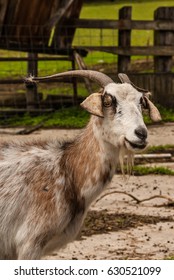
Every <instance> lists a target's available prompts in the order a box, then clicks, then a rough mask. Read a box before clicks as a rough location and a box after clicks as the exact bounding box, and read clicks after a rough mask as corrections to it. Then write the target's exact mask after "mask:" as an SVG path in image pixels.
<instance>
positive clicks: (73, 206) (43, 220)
mask: <svg viewBox="0 0 174 280" xmlns="http://www.w3.org/2000/svg"><path fill="white" fill-rule="evenodd" d="M64 76H71V77H74V76H76V77H85V78H89V79H91V80H93V81H95V82H97V83H98V84H99V85H100V86H101V87H102V91H100V92H98V93H93V94H91V95H90V96H88V97H87V98H86V99H85V100H84V101H83V102H82V104H81V106H82V107H83V108H84V109H86V110H87V111H88V112H90V113H91V118H90V121H89V123H88V125H87V126H86V128H85V129H84V130H83V131H82V132H81V133H80V135H79V136H78V137H77V138H75V139H74V140H72V141H69V142H64V143H59V141H58V140H54V141H53V140H51V139H50V140H48V141H45V140H44V141H41V140H39V141H36V140H32V141H30V140H28V141H22V142H18V141H12V142H7V141H6V142H4V143H1V144H0V213H1V214H0V259H30V260H34V259H40V258H41V257H42V256H43V255H45V254H47V253H48V252H51V251H52V250H54V249H55V248H58V249H59V248H61V247H62V246H64V245H66V244H67V243H68V242H70V241H72V240H74V239H75V237H76V236H77V234H78V233H79V230H80V228H81V226H82V224H83V220H84V218H85V216H86V214H87V210H88V208H89V206H90V204H91V202H92V201H94V200H95V199H96V198H97V196H98V195H99V194H100V193H101V192H102V191H103V190H104V188H105V187H106V186H107V185H108V183H109V182H110V181H111V179H112V177H113V175H114V174H115V170H116V166H117V164H118V163H119V158H121V157H123V151H124V153H127V154H133V153H134V152H135V151H136V150H142V149H144V148H145V147H146V145H147V128H146V126H145V124H144V121H143V117H142V107H145V108H146V109H147V108H148V109H149V113H150V116H151V118H152V120H154V121H159V120H160V113H159V111H158V109H157V108H156V107H155V105H154V104H153V103H152V102H151V101H150V100H149V98H148V93H147V91H146V90H143V89H140V88H136V86H134V85H133V84H132V83H131V81H130V80H129V78H128V77H127V75H125V74H119V78H120V80H121V82H122V83H120V84H119V83H118V84H116V83H115V82H113V80H112V79H110V78H109V77H108V76H107V75H105V74H103V73H100V72H97V71H90V70H74V71H69V72H64V73H60V74H56V75H52V76H48V77H40V78H39V77H37V78H36V77H35V78H34V77H29V78H27V79H26V82H27V83H28V84H32V83H35V82H36V81H39V80H43V79H49V78H57V77H64Z"/></svg>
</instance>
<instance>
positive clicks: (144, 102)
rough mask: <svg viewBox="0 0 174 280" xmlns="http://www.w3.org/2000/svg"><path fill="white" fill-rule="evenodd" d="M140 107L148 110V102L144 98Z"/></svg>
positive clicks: (141, 99)
mask: <svg viewBox="0 0 174 280" xmlns="http://www.w3.org/2000/svg"><path fill="white" fill-rule="evenodd" d="M140 105H141V107H142V108H143V109H146V108H147V104H146V100H145V99H144V98H143V97H141V98H140Z"/></svg>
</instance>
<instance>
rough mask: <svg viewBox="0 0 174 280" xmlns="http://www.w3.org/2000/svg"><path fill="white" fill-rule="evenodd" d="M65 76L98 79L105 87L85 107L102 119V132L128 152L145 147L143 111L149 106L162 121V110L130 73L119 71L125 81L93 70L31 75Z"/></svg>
mask: <svg viewBox="0 0 174 280" xmlns="http://www.w3.org/2000/svg"><path fill="white" fill-rule="evenodd" d="M64 76H70V77H79V76H80V77H84V78H89V79H91V80H93V81H95V82H97V83H98V84H99V85H100V86H101V87H102V90H101V91H100V92H98V93H93V94H91V95H90V96H88V97H87V98H86V99H85V100H84V101H83V102H82V103H81V106H82V107H83V108H84V109H86V110H87V111H88V112H90V113H91V114H93V115H96V116H98V117H99V118H102V121H101V123H102V128H101V129H102V135H103V137H104V139H105V140H106V141H107V142H110V143H111V144H112V145H114V146H118V145H122V146H124V147H126V149H127V150H128V151H133V152H134V151H136V150H137V149H138V150H141V149H144V148H145V147H146V145H147V128H146V126H145V124H144V121H143V116H142V110H143V109H148V110H149V115H150V117H151V119H152V120H153V121H160V120H161V117H160V113H159V111H158V109H157V108H156V107H155V105H154V104H153V103H152V102H151V101H150V100H149V94H150V93H149V92H148V91H147V90H144V89H141V88H138V87H136V86H135V85H133V84H132V82H131V81H130V80H129V78H128V76H127V75H126V74H119V75H118V76H119V79H120V80H121V82H122V83H121V84H117V83H115V82H113V80H112V79H111V78H109V77H108V76H107V75H105V74H103V73H100V72H97V71H91V70H74V71H68V72H64V73H60V74H55V75H52V76H47V77H40V78H37V77H36V78H33V77H29V78H28V79H27V80H26V82H29V83H30V82H34V81H37V80H38V81H39V80H43V79H44V80H45V79H50V78H59V77H64Z"/></svg>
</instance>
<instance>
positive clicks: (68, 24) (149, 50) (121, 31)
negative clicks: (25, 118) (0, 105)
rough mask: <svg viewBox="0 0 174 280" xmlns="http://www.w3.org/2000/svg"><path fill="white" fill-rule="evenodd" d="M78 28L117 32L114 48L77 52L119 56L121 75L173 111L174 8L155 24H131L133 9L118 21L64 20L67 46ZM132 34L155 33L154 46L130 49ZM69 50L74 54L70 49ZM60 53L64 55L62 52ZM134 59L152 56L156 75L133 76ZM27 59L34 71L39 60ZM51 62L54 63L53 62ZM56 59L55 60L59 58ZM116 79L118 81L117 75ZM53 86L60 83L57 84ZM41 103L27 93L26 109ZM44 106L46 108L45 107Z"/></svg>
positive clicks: (91, 47)
mask: <svg viewBox="0 0 174 280" xmlns="http://www.w3.org/2000/svg"><path fill="white" fill-rule="evenodd" d="M77 28H83V29H85V28H86V29H88V30H89V29H98V30H104V29H111V30H115V29H116V30H118V42H115V45H112V46H110V45H107V44H106V45H104V46H103V45H99V46H95V45H92V44H91V45H89V46H86V45H85V46H84V45H77V46H76V47H75V48H74V49H76V48H77V49H86V50H87V51H100V52H108V53H112V54H115V55H118V65H117V71H118V72H125V73H128V75H129V76H130V78H131V79H132V81H133V82H134V83H135V84H137V85H138V86H140V87H144V88H148V89H149V90H151V91H152V93H153V98H154V100H155V101H156V102H158V103H160V104H162V105H164V106H167V107H172V108H173V107H174V73H173V72H172V57H173V56H174V7H160V8H158V9H157V10H156V11H155V12H154V20H146V21H145V20H132V8H131V7H123V8H122V9H120V11H119V19H118V20H95V19H77V18H71V17H70V18H68V19H64V24H63V26H62V29H61V34H65V35H66V34H67V38H66V36H65V37H64V40H65V41H66V42H68V36H69V35H68V34H72V32H71V30H75V29H77ZM132 30H153V32H154V45H153V46H131V37H132ZM69 48H71V51H72V52H73V49H72V46H71V45H70V46H69ZM58 51H59V53H61V48H59V50H58ZM38 53H39V51H38ZM135 55H136V56H137V55H138V56H149V55H150V56H153V57H154V60H153V63H154V66H153V69H154V71H153V72H152V73H132V72H130V63H131V57H132V56H135ZM7 59H8V58H7ZM9 59H10V58H9ZM25 59H26V58H25ZM27 59H28V61H29V62H30V69H31V68H32V67H35V68H36V66H33V65H35V63H37V62H38V60H39V58H38V57H37V53H36V51H35V52H34V53H33V54H30V56H29V57H28V58H27ZM40 59H44V58H40ZM48 59H50V60H51V58H48ZM53 59H55V60H56V57H55V58H53ZM74 66H75V65H74ZM112 78H113V77H112ZM114 79H115V80H116V75H115V77H114ZM54 82H58V80H57V81H54ZM2 83H3V81H2ZM76 99H77V96H76ZM39 102H40V99H38V96H36V91H35V90H33V91H32V90H31V89H28V93H27V95H26V104H27V105H26V106H28V109H29V110H31V109H32V108H36V107H39V106H40V104H41V103H40V104H39ZM44 106H46V105H45V104H44ZM44 108H45V107H44Z"/></svg>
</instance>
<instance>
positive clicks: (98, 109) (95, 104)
mask: <svg viewBox="0 0 174 280" xmlns="http://www.w3.org/2000/svg"><path fill="white" fill-rule="evenodd" d="M101 97H102V93H98V92H97V93H92V94H91V95H89V96H88V97H87V98H86V99H85V100H84V101H83V102H82V103H81V104H80V105H81V106H82V108H84V109H85V110H87V111H88V112H89V113H91V114H92V115H95V116H98V117H102V118H103V117H104V115H103V110H102V98H101Z"/></svg>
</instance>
